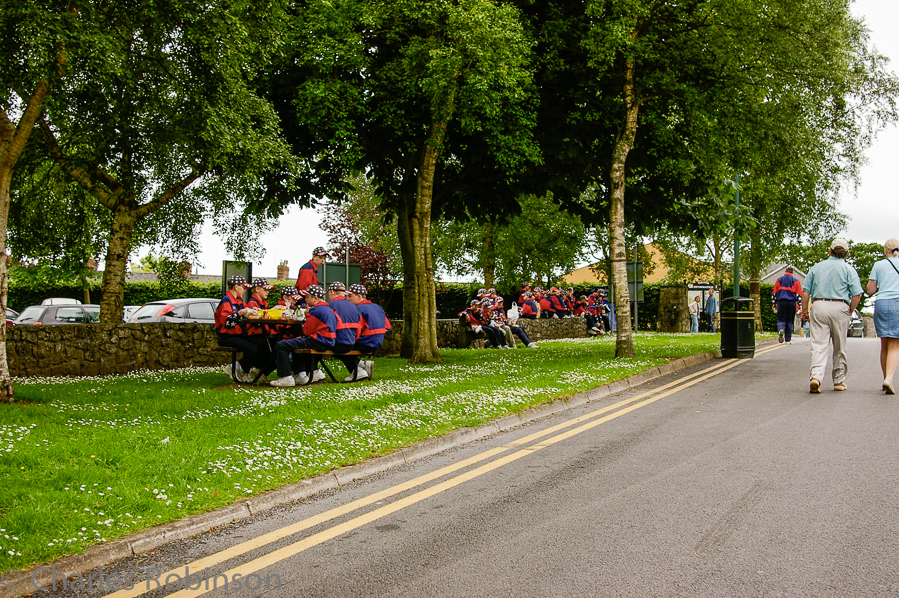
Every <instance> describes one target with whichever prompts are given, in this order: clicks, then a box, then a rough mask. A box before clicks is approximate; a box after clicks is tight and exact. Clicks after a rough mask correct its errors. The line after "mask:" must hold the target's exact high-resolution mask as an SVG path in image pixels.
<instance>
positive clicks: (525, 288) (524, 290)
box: [518, 282, 531, 305]
mask: <svg viewBox="0 0 899 598" xmlns="http://www.w3.org/2000/svg"><path fill="white" fill-rule="evenodd" d="M530 290H531V283H529V282H523V283H521V291H519V292H518V305H521V304H522V303H524V301H525V299H524V296H525V294H526V293H529V292H530Z"/></svg>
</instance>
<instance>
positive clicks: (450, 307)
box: [7, 281, 777, 330]
mask: <svg viewBox="0 0 899 598" xmlns="http://www.w3.org/2000/svg"><path fill="white" fill-rule="evenodd" d="M662 286H663V285H661V284H647V285H645V286H644V287H643V299H644V302H643V303H641V304H640V305H639V314H638V320H639V322H638V323H639V329H640V330H655V329H656V319H657V318H658V314H659V293H660V289H661V287H662ZM478 288H480V285H478V284H475V283H472V284H464V283H437V295H436V300H437V312H438V314H439V315H438V317H440V318H445V319H452V318H455V317H456V314H458V313H459V312H460V311H462V310H463V309H465V308H466V307H468V304H469V303H470V302H471V300H472V299H473V298H474V296H475V294H476V293H477V290H478ZM566 288H567V287H566ZM595 288H596V285H595V284H578V285H574V292H575V295H576V296H577V297H580V296H581V295H589V294H590V293H592V292H593V290H594V289H595ZM773 288H774V287H773V285H770V284H763V285H762V288H761V297H762V328H763V330H776V329H777V314H775V313H774V312H773V311H772V309H771V302H770V297H771V291H772V290H773ZM519 290H520V289H519V288H518V287H517V286H515V285H500V286H497V291H498V292H499V294H500V295H502V297H503V300H504V302H505V305H506V307H511V306H512V302H513V301H516V300H517V299H518V291H519ZM741 290H742V291H743V296H746V295H747V294H748V292H749V289H748V286H746V287H741ZM89 291H90V299H91V303H99V302H100V297H101V292H100V282H99V281H92V282H91V284H90V289H89ZM221 292H222V290H221V285H220V284H219V283H215V282H195V281H189V282H188V283H187V284H186V285H185V287H184V288H183V289H181V290H180V291H179V292H175V293H172V292H169V293H167V294H164V293H163V292H162V291H160V285H159V283H158V282H129V283H125V305H143V304H144V303H148V302H150V301H158V300H160V299H178V298H187V297H219V296H220V295H221ZM732 295H733V287H732V286H725V287H724V289H723V291H722V293H721V298H726V297H731V296H732ZM48 297H71V298H72V299H78V300H79V301H84V291H83V290H82V289H81V287H78V286H75V285H62V286H60V285H27V286H26V285H24V284H22V283H16V282H15V281H10V284H9V294H8V295H7V305H9V307H11V308H12V309H15V310H16V311H22V310H23V309H25V308H26V307H28V306H29V305H38V304H40V302H41V301H42V300H44V299H46V298H48ZM383 307H384V310H385V311H386V312H387V315H388V316H389V317H390V318H391V319H394V320H399V319H402V317H403V293H402V288H401V287H400V288H398V289H397V290H396V291H395V292H393V293H391V294H390V298H389V300H388V301H387V302H386V303H385V304H384V306H383Z"/></svg>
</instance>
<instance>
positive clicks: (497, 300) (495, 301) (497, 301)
mask: <svg viewBox="0 0 899 598" xmlns="http://www.w3.org/2000/svg"><path fill="white" fill-rule="evenodd" d="M493 302H494V303H502V302H503V298H502V297H497V298H496V299H494V300H493Z"/></svg>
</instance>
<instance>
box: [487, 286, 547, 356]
mask: <svg viewBox="0 0 899 598" xmlns="http://www.w3.org/2000/svg"><path fill="white" fill-rule="evenodd" d="M492 321H493V322H495V323H496V326H497V327H498V328H500V329H501V330H502V331H503V332H504V333H505V335H506V341H508V342H507V344H508V345H511V347H512V348H513V349H514V348H515V339H514V338H513V336H512V335H513V334H514V335H515V336H517V337H518V338H520V339H521V342H523V343H524V346H525V347H527V348H528V349H536V348H537V345H536V343H534V342H532V341H531V339H530V338H529V337H528V333H527V332H525V331H524V328H522V327H521V326H517V325H516V323H515V322H513V321H511V320H509V318H508V317H507V316H506V312H505V310H503V298H502V297H497V298H496V300H495V301H494V302H493V320H492Z"/></svg>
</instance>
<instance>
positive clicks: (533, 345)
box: [528, 343, 540, 349]
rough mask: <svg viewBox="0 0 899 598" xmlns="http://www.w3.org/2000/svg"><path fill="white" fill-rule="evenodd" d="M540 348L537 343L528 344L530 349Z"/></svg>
mask: <svg viewBox="0 0 899 598" xmlns="http://www.w3.org/2000/svg"><path fill="white" fill-rule="evenodd" d="M539 348H540V347H538V346H537V343H531V344H530V345H528V349H539Z"/></svg>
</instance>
